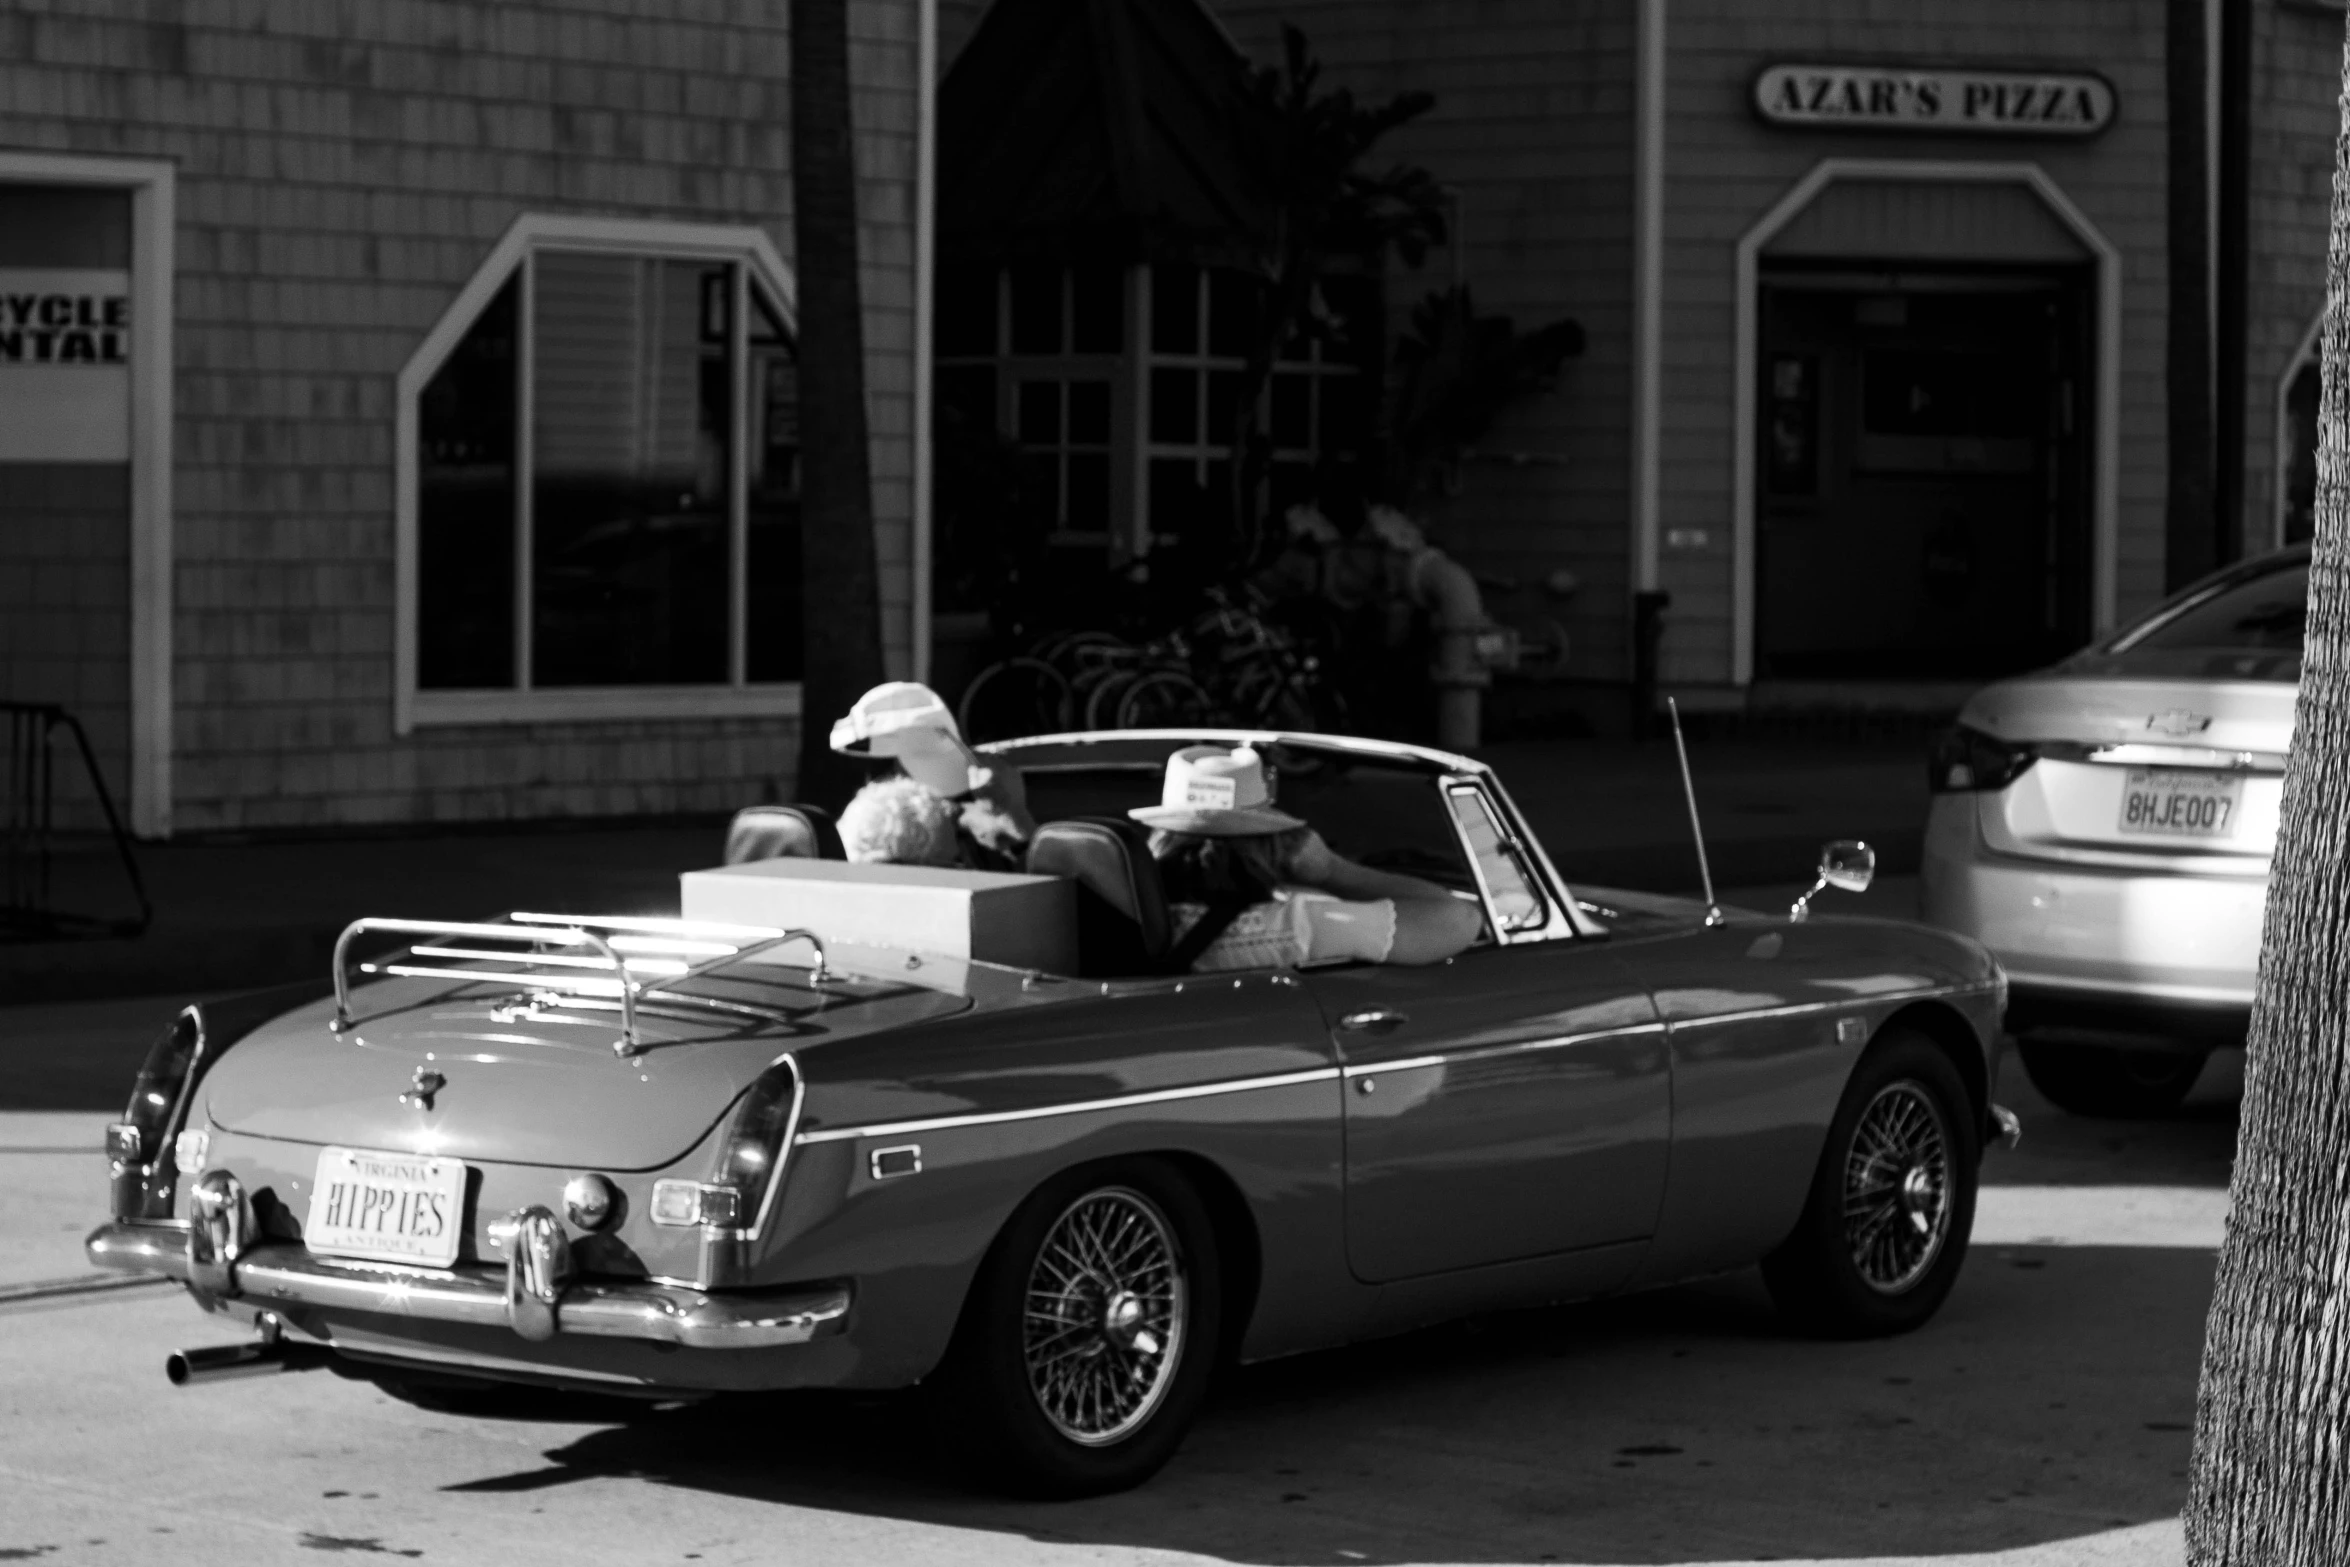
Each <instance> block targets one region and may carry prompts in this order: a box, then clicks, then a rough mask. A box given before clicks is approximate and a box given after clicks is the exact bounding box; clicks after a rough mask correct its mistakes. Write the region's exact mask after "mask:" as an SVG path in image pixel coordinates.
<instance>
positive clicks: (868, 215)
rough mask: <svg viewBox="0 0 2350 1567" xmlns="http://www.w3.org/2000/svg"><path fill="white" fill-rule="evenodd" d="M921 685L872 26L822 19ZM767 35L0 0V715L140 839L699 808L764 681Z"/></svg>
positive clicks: (900, 268) (779, 555) (891, 541)
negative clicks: (846, 33)
mask: <svg viewBox="0 0 2350 1567" xmlns="http://www.w3.org/2000/svg"><path fill="white" fill-rule="evenodd" d="M850 13H851V30H852V35H853V45H852V49H853V64H852V69H853V74H854V78H855V99H856V129H857V137H856V155H857V160H858V171H859V175H860V179H861V187H860V205H861V213H862V224H861V233H860V239H861V243H862V250H863V259H864V272H863V287H864V296H863V297H864V307H865V316H866V319H865V340H866V346H867V356H868V364H867V374H868V389H869V397H870V406H871V419H872V426H873V469H874V490H875V506H876V511H877V514H878V518H879V538H880V550H881V558H882V565H883V596H884V616H885V626H886V631H887V637H888V641H889V649H888V651H889V654H890V657H891V660H892V662H893V663H894V664H895V665H897V666H898V667H900V668H901V669H902V668H905V667H908V666H909V664H910V661H911V660H912V659H913V657H914V656H915V651H916V649H915V644H916V642H917V640H918V636H917V620H916V615H915V601H916V597H917V590H916V584H915V578H914V572H913V566H912V563H913V560H914V558H915V554H916V548H917V546H916V543H915V533H916V519H917V512H918V511H919V510H920V508H919V507H918V506H917V504H916V497H915V486H914V477H915V473H916V466H917V465H916V456H915V440H916V435H917V425H918V421H917V418H916V413H915V400H916V392H917V386H918V382H919V381H920V379H921V378H920V376H919V374H918V371H917V359H916V340H917V331H916V314H917V312H916V299H917V291H918V290H917V275H916V274H917V258H918V255H919V254H920V249H921V238H920V235H919V233H918V229H919V223H918V213H919V211H920V210H921V203H920V202H918V200H917V191H916V184H917V174H918V162H919V158H918V152H919V145H920V137H921V133H922V132H921V126H922V115H923V113H924V112H925V111H924V105H925V104H926V102H927V100H928V94H927V92H926V90H924V88H923V86H922V82H923V78H924V75H925V73H924V72H923V70H922V69H921V68H920V64H919V60H920V57H921V55H922V53H923V50H924V47H925V46H924V44H923V42H922V38H921V15H920V10H919V7H918V6H917V4H916V3H915V0H852V3H851V5H850ZM784 16H785V8H784V7H782V6H781V5H775V6H765V7H759V6H752V7H745V6H740V5H732V4H726V3H723V0H601V3H599V0H369V3H368V4H365V5H321V4H305V3H291V0H284V3H274V4H272V3H249V0H191V3H189V4H186V5H181V6H175V7H171V8H168V10H167V11H158V10H157V9H155V8H153V7H150V6H146V5H142V4H133V3H128V0H58V3H54V4H46V5H37V6H18V7H13V8H10V9H8V10H7V11H6V12H5V14H0V700H12V701H18V702H55V703H62V704H64V705H66V706H67V707H68V708H70V709H71V710H72V711H73V712H75V713H76V714H77V715H78V716H79V717H80V718H81V719H82V720H83V722H84V723H85V725H86V726H87V728H88V729H89V730H90V732H91V734H92V736H93V738H94V739H95V741H96V745H97V751H98V755H99V758H100V762H101V766H102V769H103V771H104V773H105V775H106V777H107V781H108V783H109V786H110V787H111V788H112V790H113V791H114V792H115V793H116V794H117V796H121V795H125V794H127V796H128V798H129V802H130V808H131V811H132V814H133V816H134V819H135V822H136V825H137V828H138V830H139V831H141V832H142V833H144V834H147V835H151V836H152V835H162V834H167V833H170V832H172V831H174V830H181V831H187V830H198V831H201V830H217V829H249V828H270V827H295V826H313V825H330V824H350V823H374V822H416V821H438V820H487V819H501V818H523V817H538V816H555V815H606V814H621V813H638V812H676V811H691V810H714V809H719V808H723V807H725V806H729V805H733V804H737V803H740V802H742V801H744V800H747V799H756V798H759V797H760V796H762V795H763V794H766V793H768V792H769V791H771V790H772V789H774V788H776V787H777V786H778V785H779V783H780V784H781V785H782V786H783V787H788V783H789V776H788V775H789V773H790V769H791V757H792V754H793V749H794V746H795V744H796V736H797V725H798V722H799V718H798V688H797V685H796V679H797V675H798V668H799V652H800V640H799V639H800V612H799V584H798V572H797V540H798V531H797V530H798V520H797V510H796V463H797V443H798V428H797V419H796V409H797V398H798V387H797V377H796V373H795V364H794V357H793V352H792V323H793V292H794V290H793V281H792V277H793V274H792V264H791V249H792V246H791V206H792V187H791V169H790V149H789V131H788V121H789V95H788V76H789V68H790V67H789V54H788V38H787V36H786V33H785V29H784Z"/></svg>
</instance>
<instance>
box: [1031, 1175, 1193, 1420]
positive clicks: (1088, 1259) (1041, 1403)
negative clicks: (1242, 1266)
mask: <svg viewBox="0 0 2350 1567" xmlns="http://www.w3.org/2000/svg"><path fill="white" fill-rule="evenodd" d="M1189 1305H1190V1296H1189V1292H1188V1289H1187V1287H1186V1282H1185V1277H1184V1268H1183V1255H1182V1250H1181V1247H1180V1246H1179V1245H1178V1244H1177V1242H1176V1238H1175V1227H1174V1225H1173V1224H1171V1223H1170V1222H1169V1221H1168V1219H1167V1216H1166V1215H1165V1214H1164V1213H1162V1212H1160V1211H1159V1207H1158V1205H1157V1204H1156V1203H1154V1202H1152V1201H1151V1200H1150V1199H1149V1198H1148V1197H1145V1196H1144V1195H1143V1194H1142V1193H1140V1192H1138V1191H1134V1190H1132V1189H1131V1188H1128V1187H1123V1186H1111V1187H1104V1188H1102V1189H1101V1190H1099V1191H1094V1192H1088V1193H1086V1194H1085V1195H1084V1196H1083V1197H1080V1198H1078V1199H1077V1200H1076V1201H1075V1202H1073V1203H1071V1204H1070V1205H1069V1206H1068V1207H1067V1208H1066V1209H1064V1210H1062V1212H1061V1216H1060V1217H1059V1218H1057V1219H1055V1220H1054V1221H1053V1223H1052V1225H1051V1227H1050V1228H1049V1229H1047V1230H1046V1231H1045V1236H1044V1242H1043V1244H1042V1245H1040V1246H1039V1247H1038V1248H1037V1253H1036V1262H1035V1265H1034V1266H1033V1267H1031V1268H1030V1269H1029V1274H1028V1298H1027V1303H1026V1306H1025V1309H1024V1311H1023V1313H1022V1345H1021V1350H1022V1355H1023V1358H1024V1360H1025V1361H1026V1364H1027V1368H1028V1387H1029V1391H1030V1392H1031V1393H1033V1394H1034V1395H1035V1398H1036V1403H1037V1407H1038V1408H1039V1409H1040V1410H1042V1411H1043V1412H1044V1417H1045V1418H1046V1419H1047V1420H1049V1421H1051V1422H1052V1424H1053V1429H1055V1430H1056V1431H1058V1432H1060V1433H1061V1435H1063V1436H1065V1437H1067V1438H1068V1439H1069V1440H1070V1441H1072V1442H1076V1443H1078V1444H1079V1445H1081V1446H1085V1447H1107V1446H1109V1445H1110V1444H1111V1443H1114V1442H1117V1441H1121V1440H1123V1439H1124V1438H1126V1437H1128V1436H1131V1435H1132V1434H1133V1433H1134V1432H1135V1431H1136V1430H1137V1429H1139V1428H1140V1427H1141V1426H1142V1425H1143V1423H1144V1422H1146V1421H1147V1420H1149V1419H1150V1417H1151V1415H1152V1414H1153V1413H1155V1412H1156V1411H1157V1409H1158V1407H1159V1405H1160V1404H1161V1403H1162V1402H1163V1401H1164V1400H1165V1399H1166V1396H1167V1389H1168V1388H1169V1387H1170V1386H1171V1385H1172V1384H1173V1382H1174V1380H1175V1369H1176V1367H1177V1365H1178V1364H1179V1363H1180V1362H1181V1360H1182V1356H1183V1346H1184V1338H1185V1331H1184V1330H1185V1326H1186V1320H1187V1317H1188V1313H1189Z"/></svg>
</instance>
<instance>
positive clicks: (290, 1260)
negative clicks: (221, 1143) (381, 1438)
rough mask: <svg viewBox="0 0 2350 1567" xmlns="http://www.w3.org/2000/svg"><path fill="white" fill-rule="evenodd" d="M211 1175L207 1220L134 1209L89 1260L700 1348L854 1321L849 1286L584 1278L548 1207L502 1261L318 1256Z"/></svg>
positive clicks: (324, 1299) (252, 1294)
mask: <svg viewBox="0 0 2350 1567" xmlns="http://www.w3.org/2000/svg"><path fill="white" fill-rule="evenodd" d="M208 1183H209V1186H208V1189H206V1190H202V1191H197V1192H191V1194H190V1196H191V1202H190V1207H191V1208H192V1209H193V1210H194V1214H195V1217H194V1218H193V1219H191V1220H190V1221H188V1222H186V1223H171V1222H164V1223H158V1222H154V1221H146V1222H140V1221H136V1220H131V1221H118V1222H116V1223H112V1224H102V1225H100V1226H99V1227H98V1228H97V1229H95V1230H92V1231H91V1232H90V1237H89V1240H88V1241H87V1243H86V1247H85V1249H86V1250H87V1251H88V1253H89V1258H90V1261H91V1262H93V1263H95V1264H96V1265H98V1266H99V1267H101V1268H113V1269H118V1270H121V1271H123V1272H126V1273H157V1274H161V1275H163V1276H164V1277H166V1278H172V1279H177V1280H179V1281H180V1282H181V1283H183V1284H187V1285H189V1286H190V1287H191V1288H193V1289H194V1290H196V1291H197V1293H198V1294H200V1295H203V1296H206V1297H208V1298H210V1299H212V1300H215V1301H239V1302H243V1303H246V1304H250V1305H261V1306H268V1307H271V1308H273V1309H274V1308H281V1307H285V1306H289V1305H291V1306H314V1307H318V1308H320V1309H322V1310H327V1311H352V1312H367V1313H372V1314H374V1315H377V1316H387V1317H407V1318H412V1319H421V1320H426V1321H432V1322H456V1323H466V1324H470V1325H473V1326H478V1327H502V1328H511V1329H512V1330H513V1331H514V1332H515V1333H517V1334H518V1335H520V1336H521V1337H524V1338H527V1339H534V1340H544V1339H548V1338H552V1337H554V1336H556V1335H557V1334H562V1335H565V1336H578V1337H585V1338H623V1339H644V1340H649V1341H652V1342H656V1343H668V1344H680V1345H683V1346H685V1347H686V1348H688V1349H773V1348H778V1347H781V1346H785V1345H791V1344H805V1343H808V1342H809V1341H811V1340H813V1339H819V1338H828V1337H830V1336H832V1335H833V1334H836V1333H838V1332H840V1331H841V1330H842V1329H843V1328H844V1327H845V1326H846V1325H847V1320H848V1313H849V1302H850V1299H851V1296H850V1292H849V1290H848V1288H847V1287H846V1286H843V1285H815V1286H804V1287H801V1288H797V1289H789V1290H781V1291H774V1292H762V1293H752V1292H748V1291H746V1292H743V1293H741V1294H735V1293H728V1294H723V1295H721V1294H712V1293H710V1292H708V1291H705V1290H697V1289H691V1288H688V1287H686V1286H684V1285H679V1284H655V1283H650V1282H644V1283H625V1284H623V1283H596V1282H590V1281H587V1280H579V1279H571V1278H569V1277H567V1276H566V1275H567V1273H568V1267H567V1264H568V1260H569V1259H568V1255H567V1250H568V1249H567V1248H566V1247H564V1246H563V1245H561V1244H560V1242H561V1236H560V1231H559V1230H558V1231H557V1232H556V1234H555V1240H554V1243H553V1244H552V1245H551V1246H550V1244H549V1243H548V1242H547V1240H546V1238H545V1230H544V1227H543V1226H537V1225H534V1222H533V1221H534V1219H535V1218H536V1217H537V1216H538V1215H540V1214H541V1213H543V1210H533V1209H525V1210H523V1212H522V1213H520V1214H517V1215H515V1217H514V1232H515V1238H514V1241H513V1242H512V1243H511V1244H510V1246H509V1253H510V1256H509V1260H508V1263H507V1265H506V1266H505V1267H504V1268H502V1269H501V1268H488V1267H481V1266H478V1265H474V1266H465V1265H461V1266H458V1267H455V1268H449V1269H438V1268H394V1267H373V1266H369V1265H368V1264H365V1263H358V1262H341V1261H336V1260H334V1259H332V1258H326V1257H314V1256H312V1255H311V1254H310V1253H309V1252H308V1251H306V1250H305V1249H303V1248H302V1247H301V1246H299V1245H293V1244H288V1243H285V1242H272V1243H267V1244H258V1245H256V1244H250V1243H249V1242H248V1239H247V1238H248V1237H249V1236H251V1235H252V1233H253V1231H252V1226H251V1223H250V1219H249V1217H248V1215H249V1210H248V1209H246V1208H245V1206H244V1202H243V1197H244V1194H243V1192H242V1190H241V1189H238V1188H237V1187H236V1183H235V1181H234V1180H233V1178H230V1177H227V1176H225V1175H224V1174H222V1173H221V1172H211V1173H208V1174H207V1175H206V1176H205V1177H204V1179H203V1181H201V1182H199V1183H198V1185H199V1186H207V1184H208ZM548 1217H549V1218H550V1219H551V1216H548ZM534 1229H537V1230H538V1231H539V1233H538V1234H536V1235H534V1234H533V1233H532V1231H533V1230H534ZM534 1240H536V1241H538V1242H539V1244H537V1245H535V1246H534V1245H532V1244H530V1243H531V1242H532V1241H534Z"/></svg>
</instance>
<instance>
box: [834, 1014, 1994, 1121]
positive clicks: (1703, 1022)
mask: <svg viewBox="0 0 2350 1567" xmlns="http://www.w3.org/2000/svg"><path fill="white" fill-rule="evenodd" d="M1997 988H1998V987H1997V984H1996V982H1995V981H1992V980H1980V981H1976V982H1973V983H1969V984H1964V985H1936V986H1929V987H1927V988H1924V989H1919V990H1901V991H1888V992H1886V993H1884V994H1882V995H1873V996H1852V997H1850V998H1847V999H1844V1000H1839V1001H1804V1002H1796V1003H1794V1004H1793V1005H1790V1006H1783V1007H1755V1008H1750V1009H1748V1010H1746V1011H1742V1012H1721V1013H1715V1014H1712V1015H1709V1016H1706V1017H1690V1018H1670V1017H1668V1018H1659V1019H1657V1020H1655V1021H1653V1022H1647V1023H1631V1024H1626V1025H1625V1026H1624V1027H1621V1028H1603V1029H1594V1030H1592V1031H1591V1032H1590V1033H1587V1034H1560V1035H1556V1036H1554V1037H1552V1038H1548V1039H1533V1040H1513V1041H1511V1042H1510V1043H1507V1044H1500V1045H1480V1046H1477V1047H1475V1048H1472V1049H1467V1050H1453V1051H1447V1052H1443V1053H1441V1054H1431V1055H1424V1056H1410V1057H1405V1058H1402V1059H1397V1060H1382V1061H1365V1062H1358V1063H1355V1064H1353V1065H1350V1066H1327V1067H1315V1068H1313V1069H1312V1070H1310V1071H1304V1072H1277V1073H1274V1074H1271V1075H1269V1076H1266V1077H1244V1078H1236V1079H1231V1080H1228V1081H1225V1082H1220V1083H1194V1084H1191V1085H1188V1086H1186V1087H1183V1088H1154V1089H1149V1090H1146V1091H1144V1092H1141V1093H1133V1094H1117V1095H1113V1096H1111V1097H1108V1098H1103V1099H1081V1100H1078V1101H1076V1102H1074V1103H1072V1104H1063V1105H1038V1106H1034V1107H1032V1108H1029V1109H1024V1110H988V1111H978V1112H973V1113H971V1114H968V1115H939V1116H927V1117H924V1118H922V1119H920V1120H913V1121H876V1122H872V1123H869V1124H867V1125H863V1126H827V1127H821V1128H819V1129H818V1130H816V1131H813V1132H802V1133H800V1134H799V1135H798V1136H797V1137H796V1138H794V1139H793V1146H794V1147H802V1148H804V1147H807V1146H809V1145H810V1144H813V1143H844V1142H854V1141H856V1140H857V1139H859V1138H862V1137H905V1136H912V1135H916V1134H919V1133H923V1132H951V1131H958V1130H961V1129H962V1128H964V1127H971V1126H1003V1125H1008V1124H1010V1123H1012V1122H1017V1121H1041V1120H1045V1119H1048V1118H1050V1117H1053V1116H1062V1115H1093V1114H1098V1113H1100V1112H1102V1111H1105V1110H1124V1109H1129V1108H1132V1107H1134V1106H1137V1105H1154V1104H1170V1103H1174V1102H1176V1101H1179V1100H1185V1099H1207V1098H1212V1097H1215V1096H1217V1095H1221V1094H1240V1093H1248V1092H1251V1091H1253V1090H1256V1089H1260V1088H1291V1087H1295V1086H1297V1085H1299V1084H1301V1083H1324V1082H1332V1081H1337V1080H1341V1079H1350V1078H1353V1077H1357V1076H1360V1075H1362V1074H1364V1073H1367V1072H1399V1071H1408V1070H1412V1069H1415V1068H1420V1067H1429V1066H1441V1065H1444V1064H1446V1063H1448V1062H1452V1061H1475V1060H1481V1059H1483V1058H1485V1057H1488V1056H1500V1055H1515V1054H1523V1053H1526V1052H1529V1051H1538V1050H1558V1049H1564V1048H1566V1047H1568V1046H1571V1045H1578V1044H1582V1043H1584V1042H1586V1041H1588V1040H1595V1039H1610V1038H1617V1037H1621V1036H1625V1035H1631V1034H1645V1033H1663V1032H1666V1031H1669V1030H1670V1029H1674V1028H1682V1027H1692V1028H1694V1027H1703V1026H1709V1025H1711V1024H1715V1023H1739V1022H1747V1021H1751V1020H1752V1019H1755V1018H1761V1017H1792V1016H1796V1015H1798V1014H1801V1013H1806V1012H1843V1011H1849V1010H1851V1009H1853V1008H1855V1007H1862V1006H1874V1005H1878V1004H1880V1003H1884V1002H1908V1001H1926V1000H1931V999H1933V998H1935V997H1938V996H1953V995H1971V994H1974V993H1976V992H1978V991H1988V990H1995V989H1997Z"/></svg>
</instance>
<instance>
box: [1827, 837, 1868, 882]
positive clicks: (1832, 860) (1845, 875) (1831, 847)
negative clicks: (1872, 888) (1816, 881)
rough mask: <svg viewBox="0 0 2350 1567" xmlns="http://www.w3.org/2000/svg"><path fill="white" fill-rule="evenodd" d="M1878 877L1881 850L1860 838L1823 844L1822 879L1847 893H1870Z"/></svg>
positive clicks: (1841, 839)
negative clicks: (1878, 852) (1870, 888)
mask: <svg viewBox="0 0 2350 1567" xmlns="http://www.w3.org/2000/svg"><path fill="white" fill-rule="evenodd" d="M1876 876H1877V851H1876V850H1874V849H1872V848H1870V847H1869V846H1868V845H1867V844H1865V843H1863V842H1861V841H1860V840H1859V839H1858V838H1839V839H1837V840H1836V841H1835V842H1834V843H1825V844H1822V845H1820V880H1822V881H1824V882H1826V883H1827V884H1828V885H1829V886H1831V887H1840V888H1842V889H1843V890H1844V891H1846V892H1866V891H1868V890H1869V883H1870V882H1872V881H1874V880H1875V879H1876Z"/></svg>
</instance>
